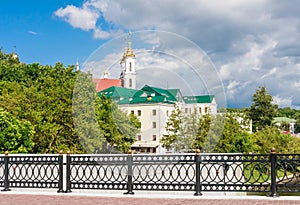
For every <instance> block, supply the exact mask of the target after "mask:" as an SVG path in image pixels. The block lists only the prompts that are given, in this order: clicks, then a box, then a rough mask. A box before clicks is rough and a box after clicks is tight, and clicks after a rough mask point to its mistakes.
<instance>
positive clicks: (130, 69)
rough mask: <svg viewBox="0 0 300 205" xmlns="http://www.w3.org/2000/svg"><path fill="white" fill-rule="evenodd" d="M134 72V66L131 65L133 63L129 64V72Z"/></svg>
mask: <svg viewBox="0 0 300 205" xmlns="http://www.w3.org/2000/svg"><path fill="white" fill-rule="evenodd" d="M131 71H132V65H131V62H129V72H131Z"/></svg>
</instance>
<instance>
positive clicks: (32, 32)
mask: <svg viewBox="0 0 300 205" xmlns="http://www.w3.org/2000/svg"><path fill="white" fill-rule="evenodd" d="M28 33H29V34H32V35H37V34H38V33H37V32H35V31H28Z"/></svg>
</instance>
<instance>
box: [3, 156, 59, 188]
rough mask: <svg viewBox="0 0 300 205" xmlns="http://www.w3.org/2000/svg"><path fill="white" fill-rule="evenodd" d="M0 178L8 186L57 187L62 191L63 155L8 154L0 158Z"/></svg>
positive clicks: (5, 186) (4, 185)
mask: <svg viewBox="0 0 300 205" xmlns="http://www.w3.org/2000/svg"><path fill="white" fill-rule="evenodd" d="M0 160H1V161H0V163H1V165H0V180H1V183H0V184H1V185H2V186H3V187H4V189H3V190H2V191H9V190H10V188H57V189H58V192H63V155H62V153H60V154H59V155H10V156H8V153H7V152H6V153H5V156H4V157H1V158H0Z"/></svg>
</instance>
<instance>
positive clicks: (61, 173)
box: [57, 150, 64, 193]
mask: <svg viewBox="0 0 300 205" xmlns="http://www.w3.org/2000/svg"><path fill="white" fill-rule="evenodd" d="M58 174H59V175H58V177H59V179H58V190H57V193H62V192H63V184H64V182H63V180H64V162H63V151H62V150H60V151H59V156H58Z"/></svg>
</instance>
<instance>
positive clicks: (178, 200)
mask: <svg viewBox="0 0 300 205" xmlns="http://www.w3.org/2000/svg"><path fill="white" fill-rule="evenodd" d="M15 204H22V205H68V204H71V205H89V204H92V205H94V204H97V205H167V204H168V205H185V204H186V205H196V204H197V205H300V197H299V196H298V197H292V196H291V197H284V196H282V197H278V198H271V197H265V196H225V195H223V196H213V195H204V196H193V195H192V194H191V193H189V195H185V194H184V195H181V194H167V193H166V194H164V193H157V192H154V193H153V192H152V193H148V192H140V193H136V194H135V195H123V194H122V193H121V192H115V193H114V194H111V193H106V194H102V195H100V196H99V192H77V193H76V192H72V193H68V194H59V193H55V192H53V191H52V192H28V191H26V192H22V191H11V192H1V193H0V205H15Z"/></svg>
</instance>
